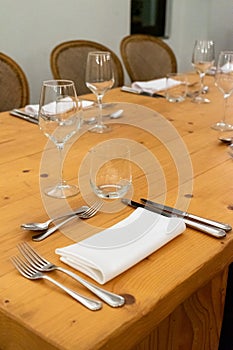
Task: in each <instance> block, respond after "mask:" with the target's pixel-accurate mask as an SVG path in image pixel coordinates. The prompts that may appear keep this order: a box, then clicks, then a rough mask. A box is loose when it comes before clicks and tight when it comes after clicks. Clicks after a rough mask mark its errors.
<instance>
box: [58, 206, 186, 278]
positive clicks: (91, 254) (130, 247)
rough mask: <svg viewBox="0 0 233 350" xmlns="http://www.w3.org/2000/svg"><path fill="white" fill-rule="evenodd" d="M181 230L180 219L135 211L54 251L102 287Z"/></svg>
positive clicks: (181, 222) (144, 211) (183, 227)
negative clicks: (91, 234) (80, 239)
mask: <svg viewBox="0 0 233 350" xmlns="http://www.w3.org/2000/svg"><path fill="white" fill-rule="evenodd" d="M184 230H185V224H184V221H183V220H182V219H179V218H168V217H165V216H162V215H159V214H156V213H153V212H151V211H148V210H145V209H143V208H137V209H136V210H135V211H134V212H133V213H132V214H131V215H130V216H129V217H127V218H126V219H124V220H122V221H121V222H119V223H117V224H116V225H114V226H112V227H111V228H108V229H106V230H104V231H102V232H99V233H97V234H95V235H93V236H91V237H89V238H87V239H84V240H83V241H80V242H79V243H75V244H72V245H69V246H67V247H64V248H58V249H56V251H55V252H56V253H57V254H58V255H61V258H60V259H61V261H63V262H64V263H66V264H68V265H70V266H72V267H73V268H75V269H77V270H79V271H81V272H83V273H85V274H86V275H88V276H90V277H91V278H93V279H94V280H96V281H97V282H98V283H100V284H104V283H106V282H107V281H109V280H111V279H112V278H114V277H116V276H117V275H119V274H120V273H122V272H123V271H125V270H127V269H129V268H130V267H132V266H133V265H135V264H136V263H138V262H139V261H141V260H142V259H144V258H146V257H147V256H148V255H150V254H151V253H153V252H154V251H156V250H157V249H159V248H160V247H162V246H163V245H165V244H166V243H168V242H169V241H170V240H172V239H173V238H175V237H176V236H178V235H179V234H181V233H182V232H183V231H184Z"/></svg>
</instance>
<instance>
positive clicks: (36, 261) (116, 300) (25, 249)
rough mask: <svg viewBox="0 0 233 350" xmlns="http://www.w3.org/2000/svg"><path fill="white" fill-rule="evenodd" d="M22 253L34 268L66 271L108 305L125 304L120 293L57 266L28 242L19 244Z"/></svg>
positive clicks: (46, 270)
mask: <svg viewBox="0 0 233 350" xmlns="http://www.w3.org/2000/svg"><path fill="white" fill-rule="evenodd" d="M17 247H18V249H19V251H20V253H21V254H22V255H23V256H24V258H25V259H27V260H28V262H29V263H30V264H31V265H32V266H33V268H35V269H37V270H39V271H43V272H49V271H53V270H58V271H61V272H64V273H66V274H67V275H68V276H70V277H72V278H74V279H75V280H76V281H78V282H79V283H81V284H82V285H83V286H84V287H86V288H87V289H89V290H90V291H91V292H92V293H94V294H95V295H97V296H98V297H99V298H100V299H101V300H103V301H104V302H106V303H107V304H108V305H110V306H112V307H119V306H123V305H124V303H125V299H124V298H123V297H122V296H121V295H118V294H115V293H111V292H109V291H107V290H105V289H103V288H100V287H98V286H96V285H94V284H92V283H90V282H88V281H86V280H85V279H83V278H81V277H80V276H78V275H76V274H75V273H73V272H71V271H69V270H67V269H64V268H63V267H60V266H56V265H54V264H53V263H51V262H50V261H48V260H46V259H45V258H43V257H42V256H41V255H40V254H38V253H37V252H36V250H34V249H33V248H32V247H31V246H30V245H29V244H28V243H26V242H22V243H19V244H18V245H17Z"/></svg>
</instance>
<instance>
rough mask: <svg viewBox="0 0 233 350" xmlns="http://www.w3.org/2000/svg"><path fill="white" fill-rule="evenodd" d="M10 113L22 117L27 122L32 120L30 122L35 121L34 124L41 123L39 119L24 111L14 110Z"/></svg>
mask: <svg viewBox="0 0 233 350" xmlns="http://www.w3.org/2000/svg"><path fill="white" fill-rule="evenodd" d="M10 115H13V116H14V117H17V118H21V119H23V120H26V121H27V122H30V123H34V124H38V123H39V121H38V119H36V118H34V117H31V116H29V115H25V114H23V113H19V112H16V111H14V110H13V111H11V112H10Z"/></svg>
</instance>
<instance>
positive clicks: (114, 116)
mask: <svg viewBox="0 0 233 350" xmlns="http://www.w3.org/2000/svg"><path fill="white" fill-rule="evenodd" d="M123 112H124V111H123V109H119V110H118V111H116V112H113V113H111V114H103V117H104V118H110V119H118V118H120V117H121V115H122V113H123ZM84 122H85V123H86V124H92V123H95V122H96V117H92V118H89V119H87V120H85V121H84Z"/></svg>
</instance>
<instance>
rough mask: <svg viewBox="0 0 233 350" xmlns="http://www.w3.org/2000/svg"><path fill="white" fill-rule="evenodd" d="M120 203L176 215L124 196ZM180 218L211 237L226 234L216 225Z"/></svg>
mask: <svg viewBox="0 0 233 350" xmlns="http://www.w3.org/2000/svg"><path fill="white" fill-rule="evenodd" d="M121 201H122V203H124V204H126V205H129V206H131V207H133V208H138V207H140V208H144V209H146V210H150V211H153V212H155V213H157V214H161V215H164V216H168V217H177V216H176V215H173V214H172V213H168V212H165V211H161V209H158V208H155V207H153V206H151V205H145V204H142V203H138V202H135V201H132V200H130V199H126V198H123V199H122V200H121ZM180 218H181V219H183V220H184V223H185V224H186V225H187V226H189V227H191V228H193V229H195V230H198V231H201V232H204V233H207V234H208V235H210V236H212V237H215V238H223V237H225V236H226V231H224V230H221V229H219V228H216V227H213V226H208V225H206V224H202V223H200V222H196V221H192V220H189V219H186V218H183V217H180Z"/></svg>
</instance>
